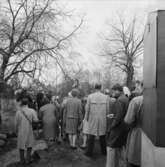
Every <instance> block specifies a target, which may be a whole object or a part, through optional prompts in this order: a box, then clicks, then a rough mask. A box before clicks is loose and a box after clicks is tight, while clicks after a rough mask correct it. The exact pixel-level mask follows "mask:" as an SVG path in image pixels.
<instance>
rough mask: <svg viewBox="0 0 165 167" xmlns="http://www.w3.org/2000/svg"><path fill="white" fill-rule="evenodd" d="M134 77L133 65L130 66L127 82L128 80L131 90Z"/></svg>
mask: <svg viewBox="0 0 165 167" xmlns="http://www.w3.org/2000/svg"><path fill="white" fill-rule="evenodd" d="M133 76H134V68H133V66H132V65H130V66H129V68H128V70H127V80H126V84H127V86H128V87H129V88H131V86H132V83H133Z"/></svg>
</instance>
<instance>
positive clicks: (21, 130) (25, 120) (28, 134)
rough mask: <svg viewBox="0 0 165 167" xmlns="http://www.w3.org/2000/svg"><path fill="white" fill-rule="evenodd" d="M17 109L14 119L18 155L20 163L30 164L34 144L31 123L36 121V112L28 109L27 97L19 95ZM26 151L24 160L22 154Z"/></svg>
mask: <svg viewBox="0 0 165 167" xmlns="http://www.w3.org/2000/svg"><path fill="white" fill-rule="evenodd" d="M16 100H17V102H18V104H19V109H18V111H17V113H16V117H15V128H16V133H17V147H18V149H19V154H20V163H21V164H25V163H27V164H29V163H30V162H31V150H32V147H33V144H34V135H33V129H32V122H33V121H38V118H37V115H36V112H35V111H34V110H33V109H31V108H29V107H28V102H29V101H28V95H27V94H26V93H20V94H19V95H17V99H16ZM25 151H27V154H26V155H27V157H26V159H25V157H24V152H25Z"/></svg>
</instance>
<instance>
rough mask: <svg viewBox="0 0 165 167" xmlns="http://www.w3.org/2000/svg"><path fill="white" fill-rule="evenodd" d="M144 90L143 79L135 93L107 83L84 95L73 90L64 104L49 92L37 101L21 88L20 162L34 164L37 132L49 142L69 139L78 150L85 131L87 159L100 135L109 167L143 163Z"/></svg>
mask: <svg viewBox="0 0 165 167" xmlns="http://www.w3.org/2000/svg"><path fill="white" fill-rule="evenodd" d="M142 93H143V84H142V83H141V82H140V81H137V82H136V84H135V89H134V90H133V91H130V90H129V89H128V88H127V87H123V86H121V85H120V84H115V85H114V86H113V87H112V89H111V90H109V89H105V90H104V91H102V86H101V84H96V85H95V91H94V92H93V93H91V94H89V95H88V96H86V97H83V98H82V99H80V98H79V89H78V88H73V89H72V90H71V92H69V93H68V96H67V97H65V98H64V99H63V100H62V102H60V101H59V98H58V97H57V96H53V97H51V96H50V95H44V94H43V93H38V94H37V96H36V98H35V99H36V100H35V102H34V101H33V100H32V99H31V97H30V96H29V94H28V92H27V91H25V90H23V91H19V92H17V93H16V101H17V104H18V109H17V112H16V116H15V125H16V126H15V129H16V134H17V138H18V139H17V141H18V142H17V147H18V149H19V153H20V162H21V163H23V164H25V163H31V160H32V159H31V155H32V153H31V152H32V148H33V145H34V141H35V136H34V131H36V130H37V132H39V131H40V132H42V135H43V136H42V137H43V139H44V140H45V141H46V143H47V144H48V146H49V145H51V144H53V143H54V142H61V141H62V140H63V141H65V140H68V141H69V145H70V148H71V149H73V150H75V149H77V147H78V145H77V139H78V136H79V135H80V133H81V134H83V135H82V138H83V140H82V144H81V145H80V146H79V147H80V148H81V149H83V150H84V154H85V155H86V156H87V157H92V156H93V154H94V145H95V138H99V141H100V148H101V153H102V154H103V155H104V156H107V161H106V167H119V166H120V162H121V161H122V163H123V162H124V163H125V165H127V167H140V154H141V127H140V126H141V114H142V104H143V95H142ZM25 151H26V152H27V153H26V158H25Z"/></svg>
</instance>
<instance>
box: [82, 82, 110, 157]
mask: <svg viewBox="0 0 165 167" xmlns="http://www.w3.org/2000/svg"><path fill="white" fill-rule="evenodd" d="M108 112H109V97H108V96H107V95H105V94H103V93H102V92H101V84H96V85H95V92H94V93H92V94H90V95H89V96H88V98H87V105H86V114H85V119H86V120H87V121H88V125H89V138H88V146H87V152H86V153H85V155H86V156H89V157H91V156H92V155H93V148H94V140H95V137H96V136H98V137H99V140H100V146H101V152H102V154H103V155H106V137H105V135H106V124H107V123H106V116H107V114H108Z"/></svg>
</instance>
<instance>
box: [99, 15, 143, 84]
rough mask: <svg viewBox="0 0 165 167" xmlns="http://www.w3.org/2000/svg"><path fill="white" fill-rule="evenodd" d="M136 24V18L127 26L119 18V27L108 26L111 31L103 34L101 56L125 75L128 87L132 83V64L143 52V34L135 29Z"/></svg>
mask: <svg viewBox="0 0 165 167" xmlns="http://www.w3.org/2000/svg"><path fill="white" fill-rule="evenodd" d="M137 23H138V21H137V18H136V17H134V18H133V20H131V21H130V23H129V24H127V23H126V21H125V20H124V19H122V17H119V25H117V24H116V25H112V24H110V25H108V26H109V28H111V30H112V31H111V34H109V35H105V34H104V40H105V45H104V48H103V52H102V54H101V55H103V56H106V58H108V59H110V62H111V63H113V64H115V66H116V67H118V68H119V69H121V70H122V71H124V72H125V73H126V76H127V78H126V84H127V85H128V86H131V84H132V81H133V77H134V62H135V60H136V59H137V58H138V56H139V55H141V54H142V52H143V34H142V33H141V31H140V30H138V29H137V26H138V24H137ZM139 32H140V33H139ZM111 65H112V64H111Z"/></svg>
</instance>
